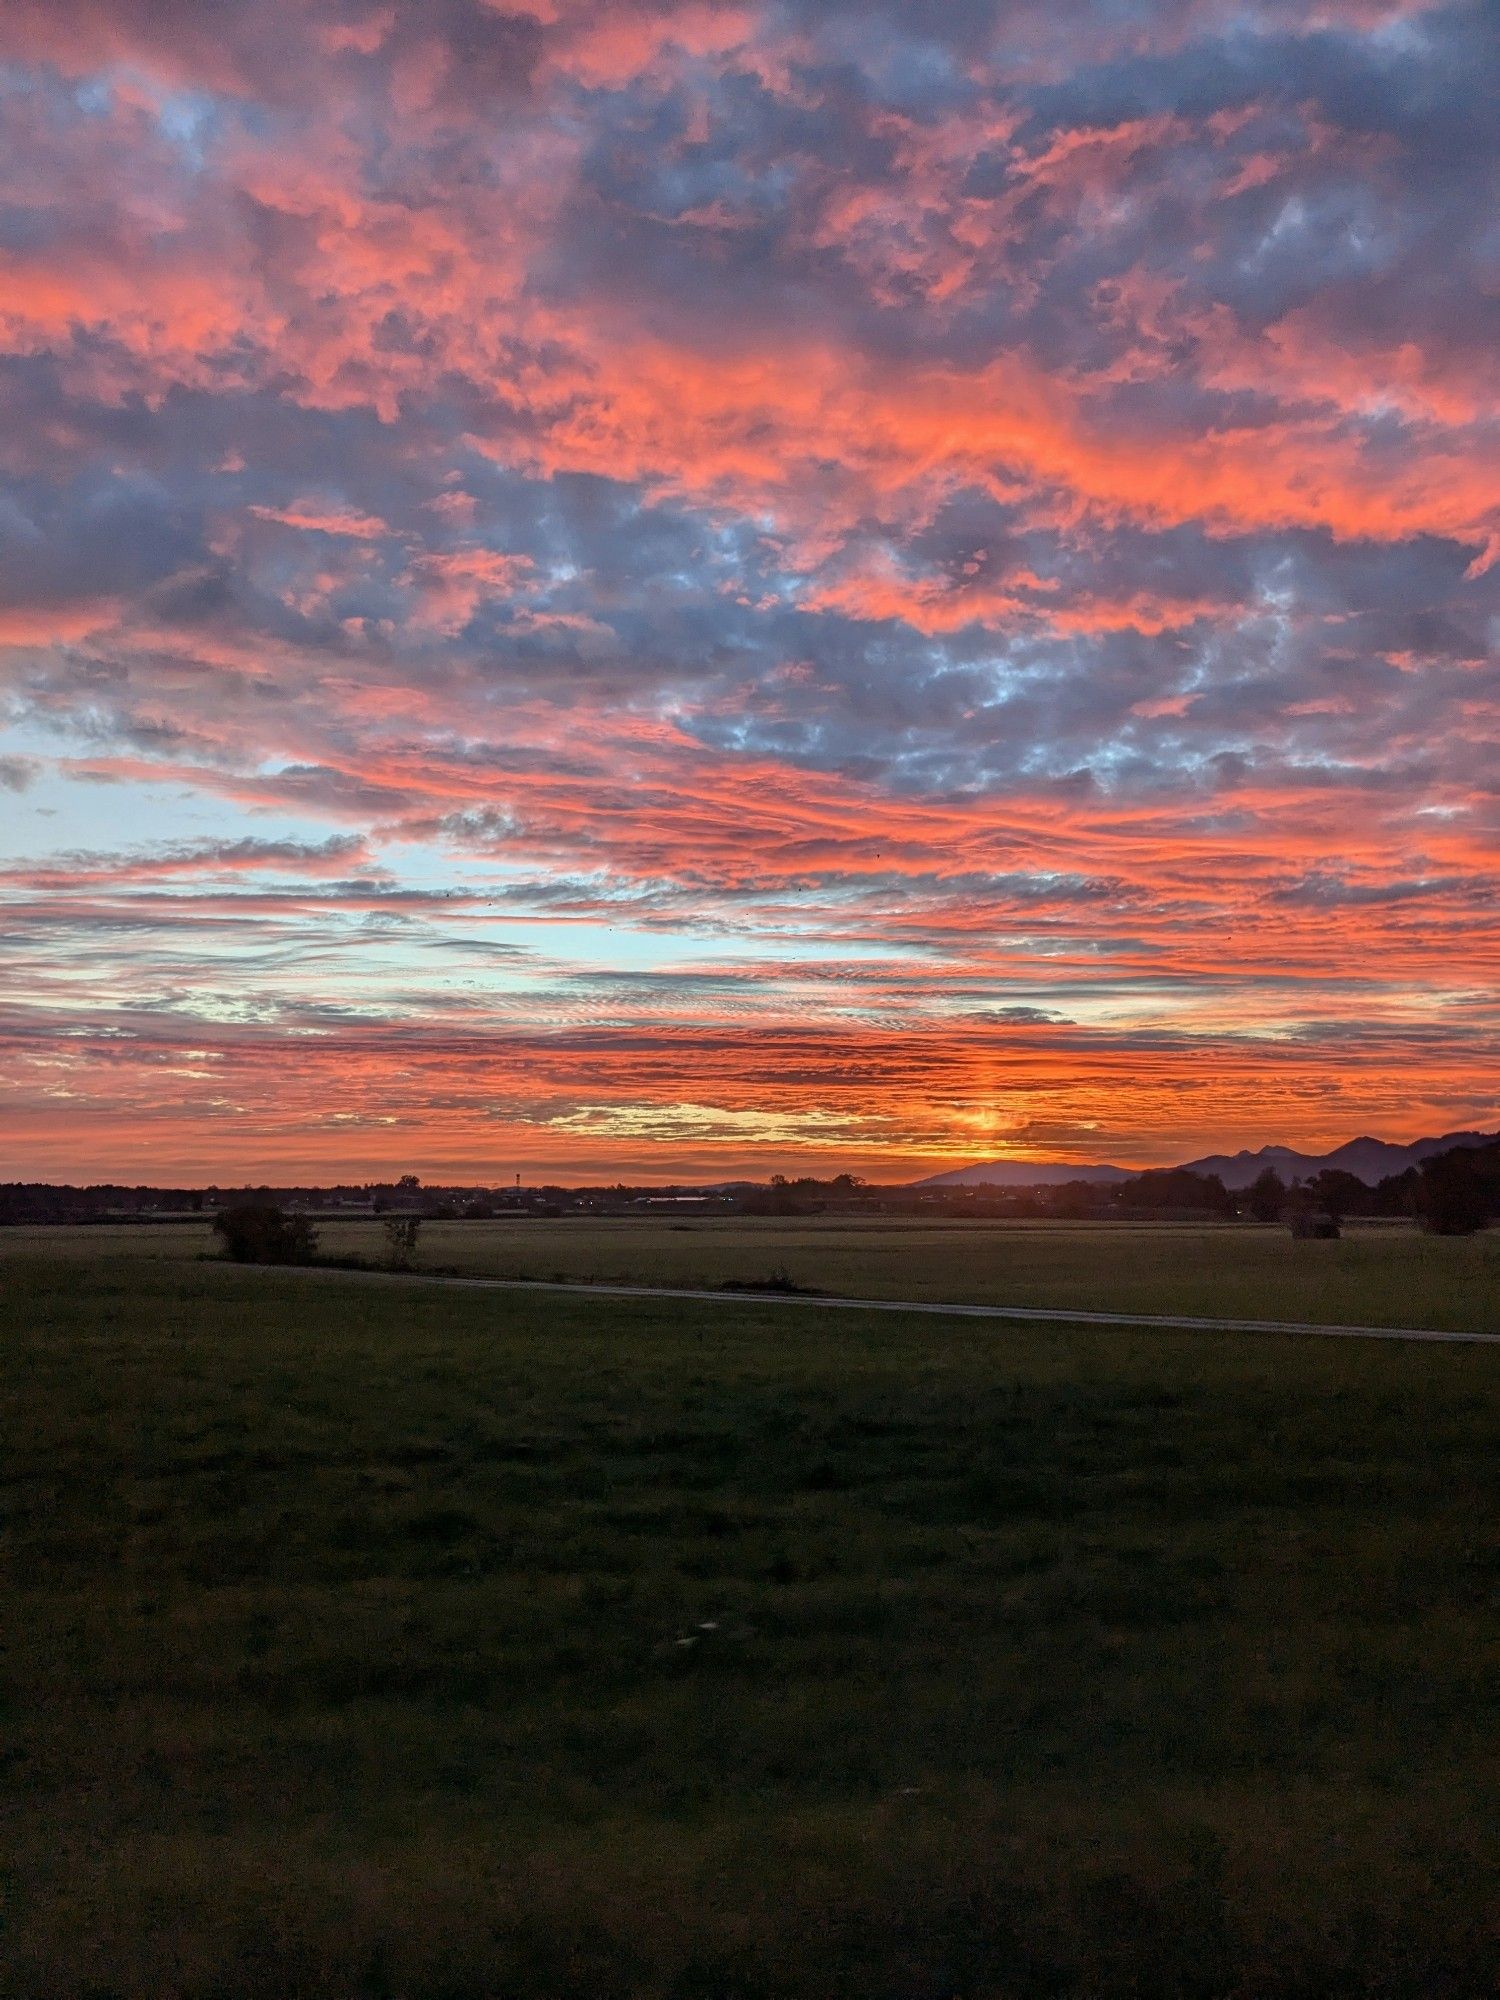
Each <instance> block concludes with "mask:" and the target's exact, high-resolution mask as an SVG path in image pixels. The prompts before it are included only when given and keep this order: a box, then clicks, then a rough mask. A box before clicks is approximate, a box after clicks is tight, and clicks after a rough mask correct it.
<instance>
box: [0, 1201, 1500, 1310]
mask: <svg viewBox="0 0 1500 2000" xmlns="http://www.w3.org/2000/svg"><path fill="white" fill-rule="evenodd" d="M319 1233H320V1241H321V1248H322V1251H323V1252H324V1254H326V1255H329V1256H334V1257H339V1256H344V1257H349V1256H353V1257H363V1258H366V1259H368V1260H369V1261H371V1262H379V1261H380V1259H381V1258H382V1256H383V1255H384V1239H383V1236H382V1233H381V1229H380V1225H379V1224H378V1223H374V1222H335V1223H324V1224H322V1225H320V1232H319ZM80 1245H81V1246H85V1247H90V1248H91V1249H92V1253H93V1254H96V1255H98V1254H106V1253H107V1254H108V1255H111V1256H153V1257H160V1256H172V1257H192V1256H199V1255H212V1254H213V1253H214V1250H215V1243H214V1239H213V1237H212V1235H211V1233H210V1231H209V1229H208V1227H207V1225H206V1224H202V1223H183V1224H180V1225H154V1226H151V1227H129V1228H125V1227H122V1228H119V1229H95V1230H87V1231H85V1230H15V1229H12V1230H0V1256H3V1255H4V1254H5V1253H6V1252H7V1251H10V1252H12V1253H15V1252H17V1251H27V1250H29V1251H35V1250H38V1249H47V1248H49V1247H50V1248H54V1249H59V1250H67V1249H70V1248H74V1247H78V1246H80ZM418 1264H419V1266H421V1267H425V1268H427V1269H429V1270H454V1271H464V1272H468V1273H471V1274H475V1275H478V1274H485V1275H489V1276H492V1277H507V1278H568V1279H578V1280H585V1281H589V1280H592V1281H610V1280H626V1281H631V1282H638V1283H644V1284H665V1285H686V1286H705V1287H715V1286H718V1285H722V1284H723V1283H724V1282H725V1281H726V1280H733V1281H736V1282H738V1283H741V1284H754V1283H758V1282H761V1281H763V1280H765V1279H767V1278H769V1277H771V1276H772V1275H773V1274H774V1273H777V1272H784V1273H785V1274H786V1276H787V1277H789V1278H790V1279H791V1280H792V1281H793V1282H794V1283H795V1284H798V1285H803V1286H808V1287H811V1288H813V1289H815V1290H818V1291H823V1292H830V1293H837V1294H842V1295H846V1296H851V1297H855V1298H886V1299H890V1298H897V1299H929V1300H949V1301H958V1302H970V1303H974V1304H988V1305H1006V1306H1016V1305H1018V1306H1037V1307H1063V1308H1070V1307H1077V1308H1081V1309H1084V1310H1087V1311H1091V1312H1139V1313H1151V1312H1162V1313H1185V1314H1190V1315H1201V1316H1203V1317H1207V1318H1220V1319H1278V1320H1314V1321H1320V1322H1322V1323H1324V1324H1328V1323H1334V1324H1344V1325H1355V1326H1411V1327H1432V1328H1448V1329H1450V1330H1458V1331H1468V1332H1500V1231H1496V1230H1488V1231H1485V1232H1484V1233H1483V1234H1482V1235H1479V1236H1472V1237H1440V1236H1425V1235H1423V1234H1422V1233H1421V1232H1420V1231H1419V1230H1417V1229H1414V1228H1410V1227H1403V1226H1396V1227H1391V1226H1389V1225H1378V1224H1377V1225H1375V1226H1367V1227H1363V1228H1361V1227H1360V1226H1358V1225H1353V1226H1351V1227H1350V1228H1349V1229H1348V1230H1347V1231H1346V1233H1345V1235H1344V1237H1343V1239H1342V1240H1341V1241H1339V1242H1337V1243H1312V1242H1309V1243H1301V1242H1295V1241H1294V1240H1293V1239H1292V1237H1291V1236H1290V1235H1289V1234H1288V1233H1287V1231H1286V1230H1284V1229H1276V1228H1255V1227H1248V1226H1246V1227H1218V1228H1213V1227H1207V1228H1203V1227H1194V1226H1191V1225H1187V1226H1182V1225H1175V1226H1174V1225H1165V1226H1161V1225H1157V1226H1153V1225H1151V1224H1148V1223H1127V1224H1109V1223H1105V1224H1099V1223H1074V1224H1069V1223H1032V1224H1028V1223H1017V1222H956V1223H910V1222H905V1221H902V1220H900V1219H886V1218H878V1219H869V1220H866V1219H863V1218H844V1217H835V1216H830V1217H821V1216H813V1217H808V1218H806V1219H804V1220H790V1221H783V1220H779V1219H770V1218H765V1219H762V1218H756V1217H747V1216H730V1217H723V1218H713V1219H695V1220H691V1221H681V1222H671V1221H665V1220H660V1219H658V1218H656V1217H643V1218H634V1217H632V1218H629V1219H625V1220H619V1221H613V1220H608V1221H605V1220H600V1221H595V1220H590V1219H587V1218H582V1217H562V1218H559V1219H557V1220H552V1221H532V1220H526V1221H516V1222H489V1223H484V1222H429V1223H424V1224H423V1228H422V1236H421V1241H420V1246H419V1253H418Z"/></svg>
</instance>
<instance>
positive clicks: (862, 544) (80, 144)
mask: <svg viewBox="0 0 1500 2000" xmlns="http://www.w3.org/2000/svg"><path fill="white" fill-rule="evenodd" d="M1496 89H1500V21H1497V17H1496V15H1495V12H1494V10H1493V9H1491V8H1487V7H1485V6H1484V5H1482V4H1478V0H1472V4H1471V0H1456V4H1453V5H1449V6H1444V7H1424V6H1423V5H1421V4H1420V3H1419V0H1328V4H1327V5H1324V6H1320V7H1319V8H1318V9H1317V10H1316V15H1315V17H1310V16H1309V14H1308V11H1307V10H1306V9H1305V8H1302V7H1298V6H1295V5H1293V4H1292V0H1249V4H1245V5H1240V4H1236V5H1234V6H1232V7H1231V6H1229V5H1228V4H1227V0H1191V4H1189V0H1162V4H1159V5H1153V6H1152V7H1150V8H1146V9H1134V10H1133V9H1125V10H1121V9H1120V8H1119V7H1118V6H1115V5H1104V4H1097V5H1095V4H1089V0H1084V4H1081V5H1079V6H1077V7H1074V8H1071V9H1063V10H1059V9H1057V8H1056V7H1053V6H1043V5H1041V4H1039V0H1037V4H1033V0H1020V4H1007V5H1004V6H1002V5H999V4H992V0H972V4H971V0H955V4H954V5H952V6H950V7H947V8H942V9H934V8H931V7H927V6H922V7H917V6H915V5H906V4H902V0H874V4H866V3H865V0H860V4H858V5H856V4H855V0H774V4H772V0H765V4H757V0H748V4H740V0H734V3H733V4H730V0H714V4H709V0H619V4H617V5H614V6H612V7H610V8H608V9H602V8H600V7H599V6H598V5H597V4H596V0H546V4H545V5H544V4H541V0H443V5H441V6H438V7H435V6H432V5H425V4H418V0H390V4H385V5H374V4H369V0H313V4H310V5H297V6H293V5H291V4H290V0H244V4H243V5H239V6H236V7H235V8H233V9H218V10H209V11H208V12H205V11H204V10H202V9H201V8H197V7H195V6H193V5H190V4H182V0H165V4H160V5H151V6H142V5H141V4H139V0H64V4H57V3H56V0H19V3H18V4H15V5H12V6H9V7H7V8H6V9H5V10H4V11H3V14H0V466H3V479H0V938H3V944H0V965H3V970H4V978H3V981H0V1179H7V1178H14V1179H56V1180H73V1181H89V1180H106V1179H108V1180H118V1181H124V1182H130V1183H138V1182H150V1181H159V1182H185V1181H209V1180H214V1181H219V1182H221V1183H225V1184H228V1183H231V1182H238V1181H243V1180H261V1179H270V1180H276V1179H283V1180H293V1179H313V1178H316V1179H323V1180H331V1179H349V1180H360V1179H366V1178H375V1177H379V1176H383V1175H397V1174H400V1173H402V1172H407V1171H411V1172H416V1173H419V1174H421V1175H422V1176H423V1178H424V1179H429V1180H443V1179H451V1180H474V1181H489V1182H501V1181H505V1180H508V1179H510V1178H512V1177H513V1176H514V1174H515V1173H517V1172H520V1173H521V1174H522V1176H523V1178H525V1179H527V1180H532V1181H536V1180H543V1179H557V1180H564V1181H579V1182H581V1181H589V1180H613V1179H617V1178H623V1179H634V1180H657V1181H671V1180H679V1179H680V1180H705V1179H724V1178H731V1177H738V1176H742V1175H743V1176H752V1177H755V1178H764V1177H766V1176H767V1175H769V1174H770V1173H772V1172H777V1171H784V1172H787V1173H793V1174H795V1173H798V1172H816V1173H819V1174H829V1173H834V1172H839V1171H843V1170H849V1171H853V1172H858V1173H862V1174H865V1175H867V1176H869V1177H870V1178H873V1179H886V1180H894V1179H905V1178H910V1177H914V1176H916V1175H918V1174H921V1173H925V1172H931V1171H936V1170H939V1169H941V1168H943V1167H946V1166H951V1165H957V1164H962V1163H965V1162H968V1161H971V1160H979V1159H986V1158H1015V1159H1026V1160H1034V1161H1038V1162H1042V1161H1061V1162H1068V1161H1073V1162H1078V1163H1083V1162H1088V1161H1110V1162H1113V1163H1116V1164H1121V1165H1126V1166H1150V1165H1159V1164H1165V1163H1170V1162H1173V1161H1177V1160H1183V1159H1188V1158H1192V1157H1195V1156H1199V1155H1202V1154H1205V1153H1209V1152H1220V1151H1223V1152H1234V1151H1237V1150H1239V1149H1240V1148H1241V1147H1245V1146H1249V1147H1252V1148H1253V1147H1259V1146H1261V1145H1263V1144H1266V1143H1280V1144H1287V1145H1291V1146H1295V1147H1298V1148H1300V1149H1302V1150H1305V1151H1309V1152H1318V1151H1324V1150H1327V1149H1329V1148H1331V1147H1333V1146H1336V1145H1338V1144H1341V1143H1342V1142H1343V1141H1345V1140H1347V1139H1350V1138H1353V1137H1355V1136H1358V1135H1361V1134H1366V1133H1370V1134H1374V1135H1376V1136H1378V1137H1383V1138H1390V1139H1395V1140H1398V1141H1409V1140H1411V1139H1415V1138H1418V1137H1423V1136H1429V1135H1434V1134H1441V1133H1443V1132H1447V1131H1455V1130H1460V1129H1489V1128H1492V1127H1494V1126H1495V1125H1497V1124H1500V997H1497V996H1500V976H1497V975H1500V869H1497V866H1496V855H1497V852H1500V787H1497V783H1496V774H1497V772H1500V729H1497V715H1500V673H1497V667H1496V647H1495V636H1496V634H1497V632H1500V584H1497V579H1500V342H1497V341H1496V339H1495V328H1494V323H1493V276H1494V268H1495V262H1494V260H1495V243H1494V234H1493V205H1492V200H1491V195H1490V190H1491V187H1492V177H1493V173H1494V170H1495V165H1496V153H1497V150H1500V135H1497V132H1496V127H1495V121H1494V119H1493V116H1492V113H1491V111H1490V106H1491V105H1492V103H1493V101H1494V96H1495V92H1496Z"/></svg>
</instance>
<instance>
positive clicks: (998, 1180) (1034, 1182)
mask: <svg viewBox="0 0 1500 2000" xmlns="http://www.w3.org/2000/svg"><path fill="white" fill-rule="evenodd" d="M1140 1171H1141V1170H1140V1168H1139V1167H1089V1166H1084V1167H1075V1166H1067V1165H1060V1164H1058V1163H1057V1162H1056V1161H1041V1160H984V1161H981V1162H980V1164H979V1165H978V1166H977V1167H953V1168H951V1169H950V1170H949V1172H947V1173H946V1174H930V1175H929V1176H928V1178H927V1179H926V1180H925V1181H918V1182H917V1186H918V1187H930V1188H939V1187H1011V1188H1020V1187H1057V1186H1059V1185H1060V1184H1061V1183H1062V1182H1063V1181H1095V1182H1099V1183H1103V1182H1106V1181H1108V1182H1113V1181H1133V1180H1134V1179H1135V1177H1136V1175H1137V1174H1138V1173H1139V1172H1140Z"/></svg>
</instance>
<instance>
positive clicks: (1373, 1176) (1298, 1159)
mask: <svg viewBox="0 0 1500 2000" xmlns="http://www.w3.org/2000/svg"><path fill="white" fill-rule="evenodd" d="M1495 1136H1496V1135H1495V1134H1494V1133H1493V1132H1448V1133H1445V1134H1444V1136H1443V1137H1442V1138H1440V1139H1414V1140H1413V1141H1412V1143H1411V1144H1410V1145H1409V1146H1397V1145H1393V1144H1392V1143H1391V1141H1390V1140H1388V1139H1350V1140H1347V1141H1346V1142H1345V1144H1343V1145H1342V1146H1335V1148H1334V1149H1333V1151H1332V1152H1331V1153H1299V1152H1297V1151H1296V1150H1295V1149H1294V1148H1293V1147H1291V1146H1262V1147H1261V1149H1260V1151H1259V1152H1258V1153H1251V1152H1242V1153H1210V1154H1209V1155H1208V1156H1207V1157H1206V1158H1205V1159H1202V1160H1188V1161H1186V1162H1185V1163H1184V1164H1185V1165H1187V1166H1188V1167H1189V1168H1191V1170H1192V1171H1193V1172H1194V1173H1195V1174H1217V1175H1218V1176H1219V1179H1220V1180H1221V1181H1223V1183H1224V1185H1225V1187H1227V1188H1247V1187H1249V1185H1250V1183H1251V1182H1252V1181H1253V1180H1255V1179H1256V1178H1257V1177H1258V1176H1259V1175H1260V1174H1263V1173H1264V1172H1265V1170H1266V1168H1267V1167H1274V1168H1275V1169H1276V1171H1277V1173H1278V1174H1280V1176H1281V1178H1282V1179H1283V1180H1284V1181H1291V1180H1306V1179H1307V1178H1308V1177H1309V1176H1310V1175H1312V1174H1317V1173H1321V1172H1322V1170H1323V1169H1324V1167H1335V1168H1338V1169H1340V1170H1341V1171H1342V1172H1344V1173H1346V1174H1353V1175H1354V1177H1355V1179H1356V1180H1361V1181H1363V1182H1364V1183H1365V1184H1366V1186H1368V1187H1374V1186H1375V1184H1376V1183H1377V1181H1383V1180H1384V1179H1385V1178H1386V1177H1387V1175H1389V1174H1404V1173H1405V1172H1406V1169H1407V1168H1408V1167H1416V1166H1420V1165H1421V1163H1422V1162H1423V1160H1428V1159H1431V1157H1432V1155H1433V1154H1434V1153H1451V1152H1452V1151H1453V1150H1454V1148H1455V1147H1457V1146H1484V1145H1488V1143H1489V1142H1490V1140H1491V1139H1493V1138H1494V1137H1495Z"/></svg>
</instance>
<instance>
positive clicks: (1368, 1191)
mask: <svg viewBox="0 0 1500 2000" xmlns="http://www.w3.org/2000/svg"><path fill="white" fill-rule="evenodd" d="M1307 1197H1308V1201H1309V1203H1310V1205H1311V1206H1312V1207H1313V1208H1315V1209H1322V1211H1323V1213H1324V1214H1325V1215H1330V1216H1332V1217H1333V1220H1334V1221H1335V1222H1342V1221H1343V1219H1344V1217H1345V1216H1346V1215H1368V1214H1369V1213H1370V1211H1371V1210H1372V1209H1373V1208H1374V1206H1375V1190H1374V1189H1373V1188H1368V1187H1366V1186H1365V1184H1364V1182H1363V1181H1362V1180H1361V1179H1360V1178H1359V1176H1358V1175H1357V1174H1350V1173H1345V1171H1344V1170H1343V1168H1342V1167H1324V1168H1323V1170H1322V1172H1321V1173H1317V1174H1314V1175H1313V1177H1312V1179H1311V1180H1310V1181H1309V1182H1308V1183H1307Z"/></svg>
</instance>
